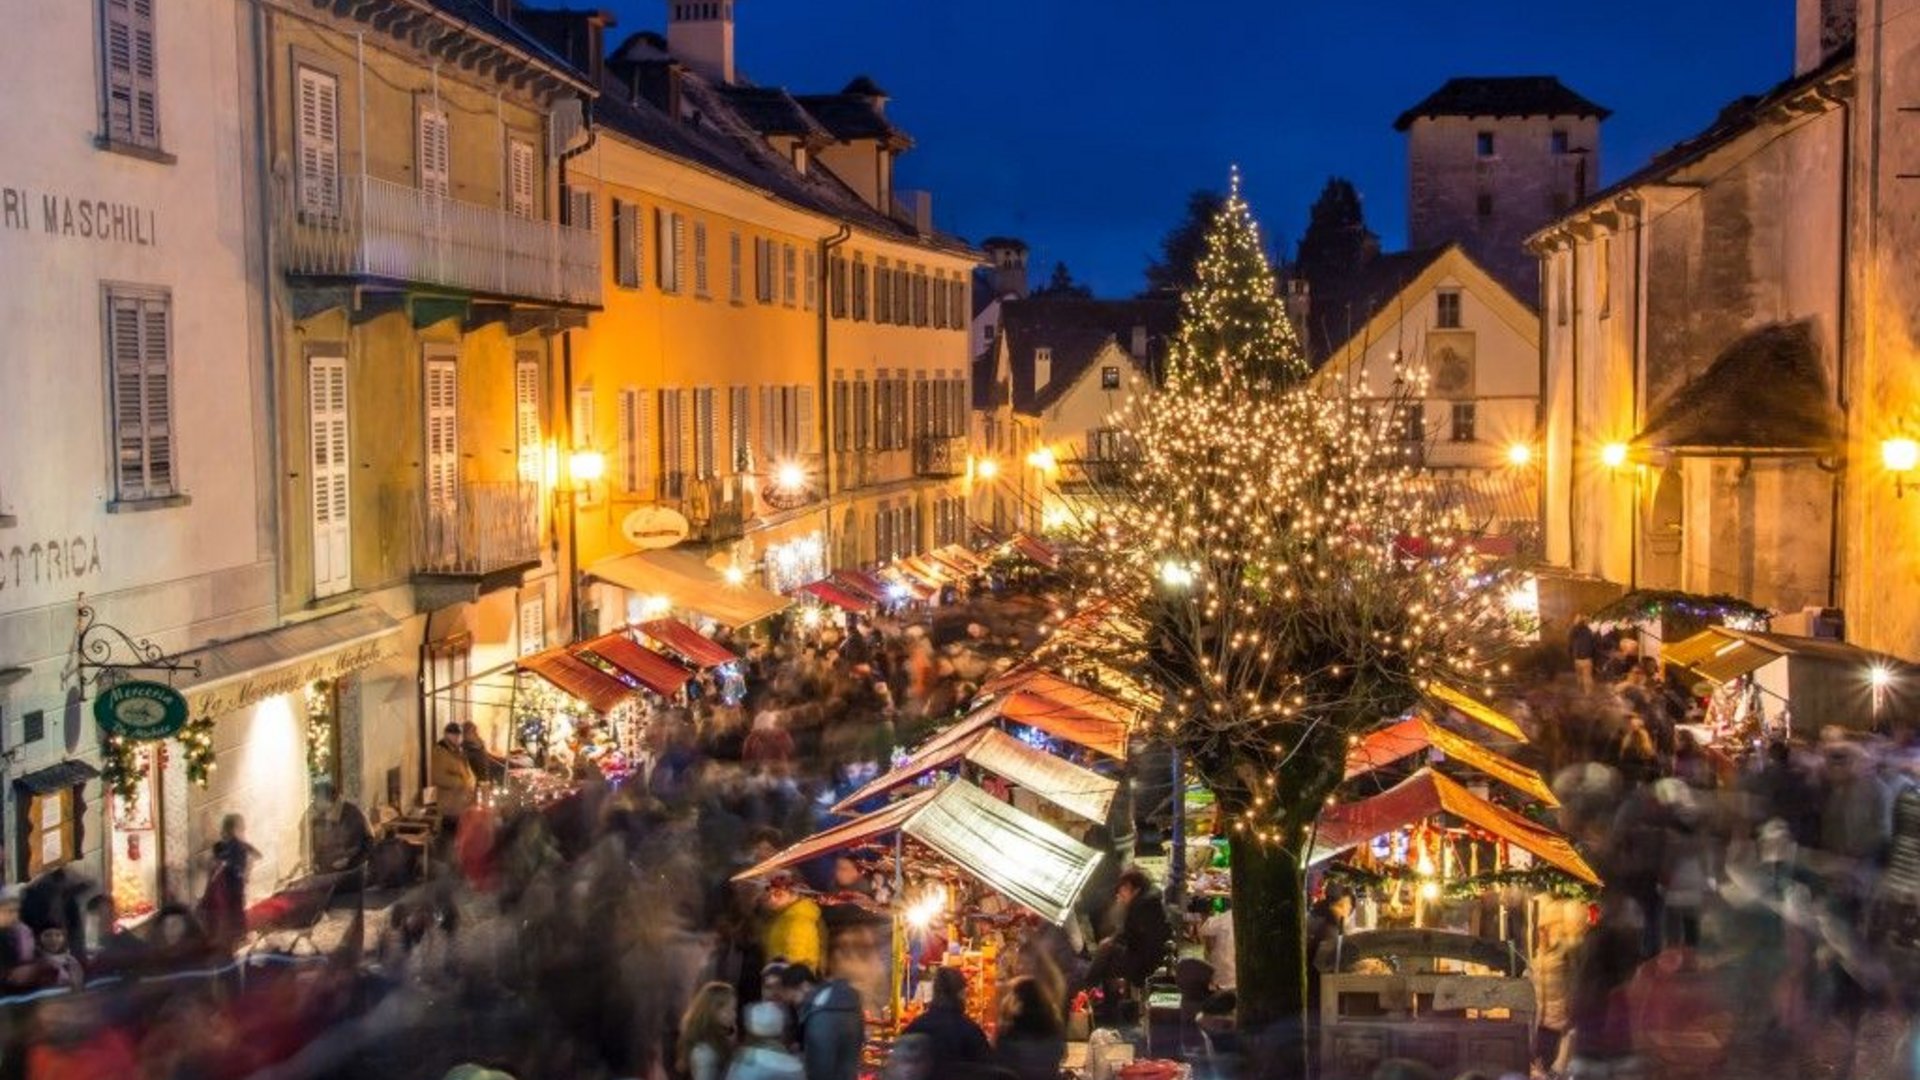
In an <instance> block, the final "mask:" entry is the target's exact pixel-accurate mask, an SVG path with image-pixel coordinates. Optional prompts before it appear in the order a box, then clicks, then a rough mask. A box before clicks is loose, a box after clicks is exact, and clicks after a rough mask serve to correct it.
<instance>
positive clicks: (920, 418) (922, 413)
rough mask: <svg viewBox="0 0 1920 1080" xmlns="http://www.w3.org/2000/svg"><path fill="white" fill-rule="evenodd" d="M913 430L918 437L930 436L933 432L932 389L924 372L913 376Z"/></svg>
mask: <svg viewBox="0 0 1920 1080" xmlns="http://www.w3.org/2000/svg"><path fill="white" fill-rule="evenodd" d="M913 430H914V433H915V434H918V435H932V434H933V433H934V431H935V427H934V418H933V389H932V385H931V384H930V383H928V382H927V373H926V372H924V371H921V372H915V373H914V376H913Z"/></svg>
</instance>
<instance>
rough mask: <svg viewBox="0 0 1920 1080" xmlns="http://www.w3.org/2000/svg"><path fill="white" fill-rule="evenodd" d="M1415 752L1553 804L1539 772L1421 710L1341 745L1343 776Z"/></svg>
mask: <svg viewBox="0 0 1920 1080" xmlns="http://www.w3.org/2000/svg"><path fill="white" fill-rule="evenodd" d="M1416 754H1425V755H1427V756H1428V757H1432V758H1438V759H1441V760H1445V761H1453V762H1458V763H1459V764H1461V765H1465V766H1467V767H1468V768H1471V769H1473V770H1475V771H1477V772H1479V773H1481V774H1483V775H1485V776H1489V777H1492V778H1493V779H1495V780H1498V781H1500V782H1501V783H1502V784H1505V785H1506V786H1507V787H1509V788H1511V789H1512V790H1513V791H1514V792H1515V793H1517V794H1519V795H1520V796H1521V797H1523V798H1525V799H1528V800H1529V801H1531V802H1534V803H1538V804H1539V805H1541V806H1547V807H1555V806H1559V805H1560V801H1559V800H1558V799H1556V798H1554V795H1553V789H1552V788H1550V787H1548V786H1547V782H1546V780H1545V779H1544V778H1542V777H1541V775H1540V774H1539V773H1538V772H1536V771H1534V770H1532V769H1529V768H1527V767H1526V766H1524V765H1521V764H1520V763H1518V762H1516V761H1514V760H1512V759H1511V758H1508V757H1505V756H1503V755H1501V754H1496V753H1494V752H1493V751H1491V750H1488V749H1487V748H1485V747H1483V746H1481V745H1480V744H1479V743H1476V742H1474V741H1473V740H1471V739H1468V738H1466V737H1465V736H1463V735H1456V734H1454V733H1453V732H1451V731H1448V730H1447V729H1446V728H1443V727H1441V726H1440V725H1439V724H1436V723H1434V722H1433V721H1432V720H1429V719H1427V718H1426V717H1424V716H1411V717H1408V718H1407V719H1405V720H1401V721H1399V722H1398V723H1394V724H1389V725H1387V726H1386V727H1383V728H1381V729H1379V730H1378V731H1374V732H1372V733H1370V734H1367V735H1363V736H1361V737H1360V739H1359V741H1357V742H1355V743H1354V744H1353V745H1352V746H1351V747H1350V748H1349V749H1348V750H1347V769H1346V777H1345V779H1347V780H1354V779H1356V778H1358V777H1361V776H1365V775H1367V774H1369V773H1372V772H1376V771H1378V770H1380V769H1385V768H1387V767H1389V766H1392V765H1395V764H1398V763H1400V762H1402V761H1404V760H1406V759H1407V758H1409V757H1412V756H1414V755H1416Z"/></svg>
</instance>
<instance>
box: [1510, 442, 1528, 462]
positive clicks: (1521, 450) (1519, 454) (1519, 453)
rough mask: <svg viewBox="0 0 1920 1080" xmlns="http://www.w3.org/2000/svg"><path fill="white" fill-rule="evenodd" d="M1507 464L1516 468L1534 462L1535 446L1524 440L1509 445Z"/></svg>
mask: <svg viewBox="0 0 1920 1080" xmlns="http://www.w3.org/2000/svg"><path fill="white" fill-rule="evenodd" d="M1507 464H1509V465H1512V466H1514V467H1515V468H1525V467H1526V466H1528V465H1531V464H1533V447H1531V446H1529V445H1528V444H1526V443H1523V442H1517V443H1514V444H1513V445H1512V446H1509V447H1507Z"/></svg>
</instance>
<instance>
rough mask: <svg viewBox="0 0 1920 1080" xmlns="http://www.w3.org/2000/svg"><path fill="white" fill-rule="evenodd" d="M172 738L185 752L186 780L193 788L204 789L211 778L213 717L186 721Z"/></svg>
mask: <svg viewBox="0 0 1920 1080" xmlns="http://www.w3.org/2000/svg"><path fill="white" fill-rule="evenodd" d="M174 738H176V739H178V740H180V748H181V749H182V750H184V751H185V754H184V758H183V760H185V762H186V765H187V779H188V780H189V781H191V782H192V783H193V786H195V787H206V786H207V781H208V780H209V779H211V778H212V776H213V717H211V716H202V717H199V718H197V719H194V720H189V721H187V726H186V727H183V728H181V729H180V734H178V735H176V736H174Z"/></svg>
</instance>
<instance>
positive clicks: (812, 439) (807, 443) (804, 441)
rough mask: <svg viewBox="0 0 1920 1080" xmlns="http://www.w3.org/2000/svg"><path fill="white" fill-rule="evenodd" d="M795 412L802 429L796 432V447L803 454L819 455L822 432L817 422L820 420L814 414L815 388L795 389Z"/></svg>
mask: <svg viewBox="0 0 1920 1080" xmlns="http://www.w3.org/2000/svg"><path fill="white" fill-rule="evenodd" d="M794 411H795V416H796V417H797V421H796V422H797V423H798V424H799V427H800V430H799V431H798V432H796V433H795V436H794V443H795V445H797V446H798V447H799V448H800V452H801V453H802V454H817V453H819V452H820V431H819V424H818V422H817V419H818V418H817V417H816V416H815V414H814V402H813V387H811V386H797V387H795V388H794Z"/></svg>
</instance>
